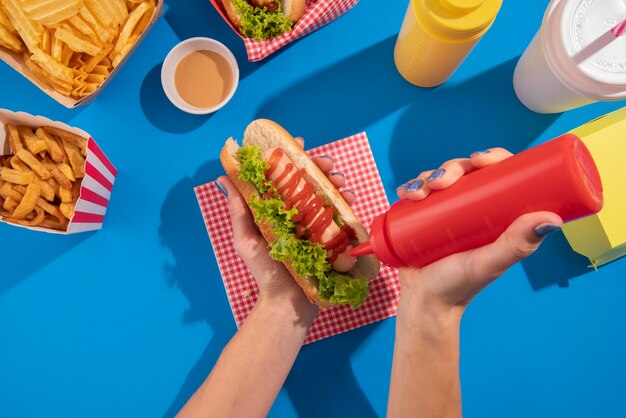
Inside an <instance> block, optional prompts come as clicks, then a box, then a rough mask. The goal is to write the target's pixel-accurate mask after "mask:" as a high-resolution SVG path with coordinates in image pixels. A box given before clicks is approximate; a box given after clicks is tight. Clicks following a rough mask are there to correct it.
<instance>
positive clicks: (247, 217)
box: [217, 176, 258, 242]
mask: <svg viewBox="0 0 626 418" xmlns="http://www.w3.org/2000/svg"><path fill="white" fill-rule="evenodd" d="M217 183H218V184H219V185H220V186H222V188H224V189H225V190H226V193H224V192H222V193H224V194H225V195H226V198H227V199H228V209H229V212H230V220H231V222H232V228H233V240H234V241H235V242H241V241H242V240H243V239H244V238H246V237H250V236H254V235H257V234H258V229H257V227H256V224H255V223H254V219H253V218H252V213H250V209H249V208H248V205H247V204H246V201H245V200H244V198H243V197H242V196H241V194H240V193H239V191H238V190H237V188H236V187H235V185H234V184H233V183H232V182H231V181H230V179H229V178H228V177H226V176H222V177H219V178H218V179H217Z"/></svg>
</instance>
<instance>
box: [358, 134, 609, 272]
mask: <svg viewBox="0 0 626 418" xmlns="http://www.w3.org/2000/svg"><path fill="white" fill-rule="evenodd" d="M602 203H603V197H602V183H601V180H600V175H599V173H598V170H597V168H596V165H595V163H594V161H593V158H592V156H591V154H590V153H589V150H588V149H587V147H586V146H585V144H584V143H583V142H582V141H581V140H580V139H579V138H578V137H577V136H575V135H572V134H566V135H563V136H561V137H558V138H556V139H553V140H551V141H548V142H546V143H544V144H541V145H539V146H536V147H534V148H531V149H529V150H526V151H524V152H521V153H519V154H517V155H514V156H512V157H510V158H508V159H505V160H503V161H501V162H499V163H496V164H494V165H491V166H487V167H484V168H481V169H479V170H476V171H473V172H471V173H469V174H467V175H465V176H463V177H462V178H460V179H459V180H458V181H457V182H456V183H455V184H454V185H452V186H451V187H449V188H447V189H444V190H438V191H433V192H431V194H430V195H429V196H428V197H427V198H426V199H424V200H420V201H413V200H408V199H403V200H400V201H398V202H396V203H395V204H393V205H392V206H391V208H390V209H389V210H388V211H387V212H386V213H384V214H382V215H380V216H378V217H377V218H376V219H374V222H373V223H372V226H371V232H370V241H369V242H366V243H364V244H361V245H360V246H358V247H356V248H354V249H353V250H352V251H351V255H353V256H361V255H366V254H375V255H376V257H377V258H378V259H379V260H380V261H382V262H383V263H385V264H387V265H389V266H392V267H403V266H412V267H423V266H425V265H427V264H430V263H432V262H434V261H437V260H439V259H442V258H444V257H446V256H449V255H451V254H454V253H458V252H462V251H467V250H471V249H474V248H478V247H482V246H484V245H487V244H489V243H491V242H494V241H495V240H496V239H497V238H498V237H499V236H500V235H501V234H502V233H503V232H504V231H505V230H506V229H507V228H508V226H509V225H510V224H511V223H513V221H514V220H515V219H517V218H518V217H520V216H522V215H524V214H526V213H530V212H539V211H548V212H554V213H556V214H558V215H559V216H560V217H561V218H562V219H563V221H565V222H568V221H571V220H574V219H577V218H581V217H584V216H588V215H592V214H594V213H597V212H598V211H600V209H601V208H602Z"/></svg>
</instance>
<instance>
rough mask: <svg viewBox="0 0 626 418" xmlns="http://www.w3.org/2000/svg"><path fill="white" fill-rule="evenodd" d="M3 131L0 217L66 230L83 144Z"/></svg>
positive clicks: (59, 135) (65, 135)
mask: <svg viewBox="0 0 626 418" xmlns="http://www.w3.org/2000/svg"><path fill="white" fill-rule="evenodd" d="M0 1H3V0H0ZM6 130H7V137H8V139H9V147H10V148H11V152H12V155H8V156H6V155H5V156H0V217H2V220H4V221H6V222H10V223H14V224H17V225H23V226H29V227H43V228H52V229H58V230H63V231H65V230H67V226H68V224H69V221H70V219H72V217H73V216H74V207H75V205H76V201H77V200H78V197H79V194H80V185H81V182H82V178H83V177H84V175H85V156H86V150H87V140H86V139H84V138H82V137H80V136H78V135H75V134H73V133H70V132H66V131H64V130H62V129H58V128H55V127H51V126H43V127H41V128H37V129H35V130H33V129H32V128H30V127H26V126H14V125H11V124H7V125H6Z"/></svg>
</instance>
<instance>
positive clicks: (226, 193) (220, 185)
mask: <svg viewBox="0 0 626 418" xmlns="http://www.w3.org/2000/svg"><path fill="white" fill-rule="evenodd" d="M215 186H216V187H217V189H218V190H219V191H220V192H222V194H223V195H224V196H228V190H226V188H225V187H224V186H222V184H221V183H220V182H219V181H217V180H215Z"/></svg>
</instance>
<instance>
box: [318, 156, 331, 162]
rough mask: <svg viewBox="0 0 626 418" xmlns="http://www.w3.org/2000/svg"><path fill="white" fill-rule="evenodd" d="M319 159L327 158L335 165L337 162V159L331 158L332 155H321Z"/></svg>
mask: <svg viewBox="0 0 626 418" xmlns="http://www.w3.org/2000/svg"><path fill="white" fill-rule="evenodd" d="M319 158H326V159H328V160H330V161H332V162H333V163H334V162H335V159H334V158H333V157H331V156H330V155H320V157H319Z"/></svg>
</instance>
